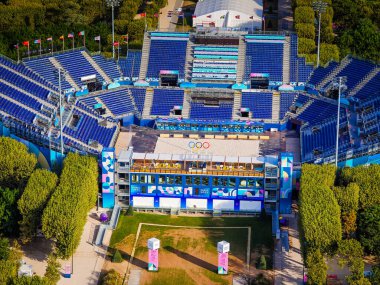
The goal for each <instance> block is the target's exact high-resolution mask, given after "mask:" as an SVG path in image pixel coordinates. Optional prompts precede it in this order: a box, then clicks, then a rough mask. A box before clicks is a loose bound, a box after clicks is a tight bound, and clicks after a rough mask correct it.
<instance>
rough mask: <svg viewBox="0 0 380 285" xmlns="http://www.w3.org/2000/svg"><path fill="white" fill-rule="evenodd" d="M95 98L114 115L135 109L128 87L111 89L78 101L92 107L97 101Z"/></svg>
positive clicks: (124, 113) (131, 111)
mask: <svg viewBox="0 0 380 285" xmlns="http://www.w3.org/2000/svg"><path fill="white" fill-rule="evenodd" d="M95 98H96V99H99V100H100V101H101V102H102V103H104V104H105V105H106V107H107V108H108V109H109V110H110V111H111V112H112V114H113V115H114V116H115V117H118V116H122V115H126V114H129V113H133V112H134V111H135V108H134V106H133V103H132V101H131V97H130V95H129V94H128V89H126V88H122V89H117V90H113V89H111V90H109V91H107V92H103V93H102V94H101V95H98V96H92V97H87V98H83V99H81V100H80V101H81V102H83V103H85V104H86V105H87V106H89V107H91V108H93V107H94V105H96V104H98V103H99V102H98V101H97V100H96V99H95ZM102 103H100V104H102Z"/></svg>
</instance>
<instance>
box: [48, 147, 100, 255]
mask: <svg viewBox="0 0 380 285" xmlns="http://www.w3.org/2000/svg"><path fill="white" fill-rule="evenodd" d="M97 193H98V165H97V161H96V159H95V158H94V157H90V156H80V155H78V154H73V153H69V154H68V155H67V157H66V159H65V160H64V166H63V170H62V174H61V177H60V183H59V185H58V187H57V189H56V190H55V191H54V193H53V195H52V196H51V198H50V200H49V202H48V204H47V206H46V208H45V210H44V213H43V216H42V231H43V233H44V235H45V236H46V237H47V238H54V239H56V246H57V253H58V254H59V255H60V256H62V257H64V258H67V257H69V256H70V255H71V254H72V253H73V252H74V250H75V249H76V247H77V246H78V245H79V242H80V237H81V234H82V232H83V227H84V225H85V223H86V218H87V213H88V211H89V210H90V209H91V208H92V207H93V206H94V204H95V202H96V198H97Z"/></svg>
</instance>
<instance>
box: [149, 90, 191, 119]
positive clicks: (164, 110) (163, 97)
mask: <svg viewBox="0 0 380 285" xmlns="http://www.w3.org/2000/svg"><path fill="white" fill-rule="evenodd" d="M183 95H184V92H183V90H182V89H154V93H153V104H152V109H151V111H150V114H151V115H155V116H169V115H170V111H171V110H172V109H173V107H174V106H182V105H183Z"/></svg>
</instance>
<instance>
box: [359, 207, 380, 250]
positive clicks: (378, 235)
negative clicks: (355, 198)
mask: <svg viewBox="0 0 380 285" xmlns="http://www.w3.org/2000/svg"><path fill="white" fill-rule="evenodd" d="M359 236H360V242H361V243H362V245H363V246H364V248H365V249H366V251H367V252H369V253H373V254H376V255H377V256H379V257H380V204H378V205H376V206H373V207H370V208H366V209H365V210H364V211H363V212H362V213H361V214H360V215H359Z"/></svg>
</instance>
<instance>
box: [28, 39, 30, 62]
mask: <svg viewBox="0 0 380 285" xmlns="http://www.w3.org/2000/svg"><path fill="white" fill-rule="evenodd" d="M28 58H29V59H30V43H29V42H28Z"/></svg>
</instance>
